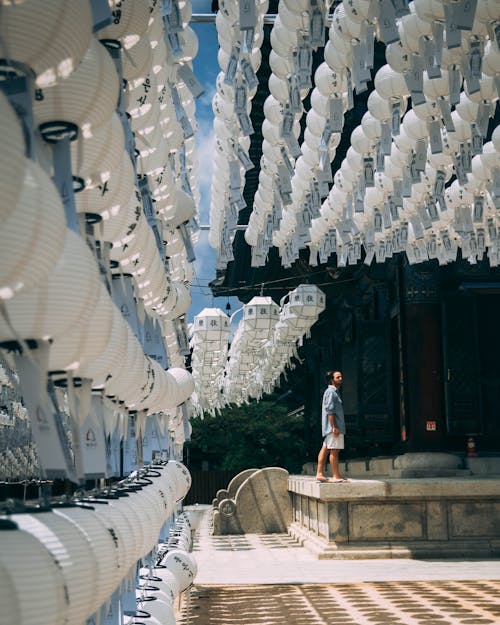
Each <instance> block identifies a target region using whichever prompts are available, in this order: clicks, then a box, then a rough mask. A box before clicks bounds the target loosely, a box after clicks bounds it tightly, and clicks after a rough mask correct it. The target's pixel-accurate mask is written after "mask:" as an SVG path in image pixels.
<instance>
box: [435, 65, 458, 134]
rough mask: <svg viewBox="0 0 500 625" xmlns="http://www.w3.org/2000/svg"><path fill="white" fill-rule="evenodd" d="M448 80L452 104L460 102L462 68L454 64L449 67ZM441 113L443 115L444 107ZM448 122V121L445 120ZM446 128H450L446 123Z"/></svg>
mask: <svg viewBox="0 0 500 625" xmlns="http://www.w3.org/2000/svg"><path fill="white" fill-rule="evenodd" d="M448 82H449V85H450V104H451V106H455V105H456V104H459V103H460V86H461V84H462V78H461V75H460V70H459V69H458V67H457V66H456V65H452V66H451V67H450V68H449V69H448ZM441 102H442V100H439V104H440V106H441ZM441 114H442V115H443V118H444V114H443V108H442V107H441ZM445 123H446V122H445ZM446 129H447V130H448V125H446Z"/></svg>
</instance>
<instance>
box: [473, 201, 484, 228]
mask: <svg viewBox="0 0 500 625" xmlns="http://www.w3.org/2000/svg"><path fill="white" fill-rule="evenodd" d="M483 217H484V198H483V197H482V196H480V195H476V196H475V197H474V205H473V217H472V220H473V222H474V223H475V224H479V223H481V224H482V223H483Z"/></svg>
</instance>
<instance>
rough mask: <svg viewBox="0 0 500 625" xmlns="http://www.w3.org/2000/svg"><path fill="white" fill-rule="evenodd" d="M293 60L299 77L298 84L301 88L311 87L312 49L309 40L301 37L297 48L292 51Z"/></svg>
mask: <svg viewBox="0 0 500 625" xmlns="http://www.w3.org/2000/svg"><path fill="white" fill-rule="evenodd" d="M293 60H294V65H295V71H296V72H297V75H298V77H299V84H300V88H301V89H308V88H310V87H311V73H312V50H311V44H310V41H309V40H308V39H307V38H305V37H301V38H300V39H299V43H298V46H297V49H296V50H295V51H294V53H293Z"/></svg>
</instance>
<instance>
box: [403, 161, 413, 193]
mask: <svg viewBox="0 0 500 625" xmlns="http://www.w3.org/2000/svg"><path fill="white" fill-rule="evenodd" d="M401 182H402V184H401V197H403V198H405V197H411V185H412V175H411V172H410V168H409V167H408V166H407V165H406V166H405V167H404V168H403V179H402V181H401Z"/></svg>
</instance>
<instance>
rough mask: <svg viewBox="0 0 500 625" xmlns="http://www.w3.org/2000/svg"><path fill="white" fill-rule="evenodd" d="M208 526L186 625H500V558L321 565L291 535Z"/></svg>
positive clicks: (199, 544) (198, 551)
mask: <svg viewBox="0 0 500 625" xmlns="http://www.w3.org/2000/svg"><path fill="white" fill-rule="evenodd" d="M204 521H205V522H204V523H203V524H202V527H201V528H200V530H199V532H198V534H197V538H196V541H195V546H194V555H195V557H196V561H197V563H198V574H197V577H196V580H195V584H194V586H193V587H192V589H191V592H190V595H189V597H188V598H187V600H186V602H185V605H184V608H183V611H182V616H181V618H180V619H179V623H180V624H182V625H188V624H189V623H192V624H193V625H194V624H196V625H231V624H233V623H234V624H244V625H260V624H262V625H278V624H285V623H286V624H287V625H313V624H314V625H321V624H330V623H332V624H336V625H341V624H345V625H364V624H374V625H382V624H384V623H387V624H389V623H392V624H401V625H417V624H426V625H455V624H459V623H460V624H463V625H465V624H470V625H479V624H482V623H491V624H496V625H500V561H499V560H480V561H479V560H476V561H471V560H467V561H462V560H409V559H392V560H382V559H380V560H317V559H316V558H315V557H314V556H312V555H311V554H310V553H309V552H308V551H307V550H306V549H304V548H303V547H301V546H300V545H299V544H298V543H297V542H296V541H294V539H292V538H291V537H290V536H288V535H286V534H270V535H255V534H247V535H242V536H212V535H211V534H210V527H209V525H208V522H207V518H205V520H204Z"/></svg>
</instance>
